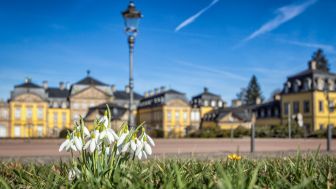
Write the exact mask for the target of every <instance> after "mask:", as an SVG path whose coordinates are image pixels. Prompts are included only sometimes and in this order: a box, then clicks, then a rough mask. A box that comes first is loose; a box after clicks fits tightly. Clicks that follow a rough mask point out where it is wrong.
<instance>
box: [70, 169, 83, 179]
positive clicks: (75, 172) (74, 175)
mask: <svg viewBox="0 0 336 189" xmlns="http://www.w3.org/2000/svg"><path fill="white" fill-rule="evenodd" d="M80 174H81V171H80V170H79V169H78V168H77V167H76V168H74V169H71V170H70V171H69V175H68V179H69V181H72V180H74V179H75V178H79V176H80Z"/></svg>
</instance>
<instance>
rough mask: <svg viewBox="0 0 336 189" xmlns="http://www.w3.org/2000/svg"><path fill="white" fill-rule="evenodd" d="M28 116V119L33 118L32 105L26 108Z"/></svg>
mask: <svg viewBox="0 0 336 189" xmlns="http://www.w3.org/2000/svg"><path fill="white" fill-rule="evenodd" d="M26 116H27V118H28V119H31V118H33V108H31V107H28V108H26Z"/></svg>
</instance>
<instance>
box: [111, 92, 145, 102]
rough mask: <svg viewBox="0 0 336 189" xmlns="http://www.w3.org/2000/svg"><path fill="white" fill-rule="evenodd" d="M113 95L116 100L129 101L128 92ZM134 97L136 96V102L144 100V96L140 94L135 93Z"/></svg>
mask: <svg viewBox="0 0 336 189" xmlns="http://www.w3.org/2000/svg"><path fill="white" fill-rule="evenodd" d="M113 95H114V97H115V98H116V99H120V100H129V93H127V92H126V91H115V92H114V93H113ZM133 95H134V99H135V100H140V99H142V98H143V96H141V95H140V94H138V93H136V92H134V93H133Z"/></svg>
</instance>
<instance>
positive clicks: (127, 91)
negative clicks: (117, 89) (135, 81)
mask: <svg viewBox="0 0 336 189" xmlns="http://www.w3.org/2000/svg"><path fill="white" fill-rule="evenodd" d="M125 92H126V93H129V92H130V88H129V86H128V85H126V86H125Z"/></svg>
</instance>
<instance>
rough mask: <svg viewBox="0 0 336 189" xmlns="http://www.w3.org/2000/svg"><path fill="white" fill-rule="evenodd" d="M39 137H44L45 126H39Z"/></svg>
mask: <svg viewBox="0 0 336 189" xmlns="http://www.w3.org/2000/svg"><path fill="white" fill-rule="evenodd" d="M37 136H38V137H42V136H43V126H41V125H39V126H37Z"/></svg>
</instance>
